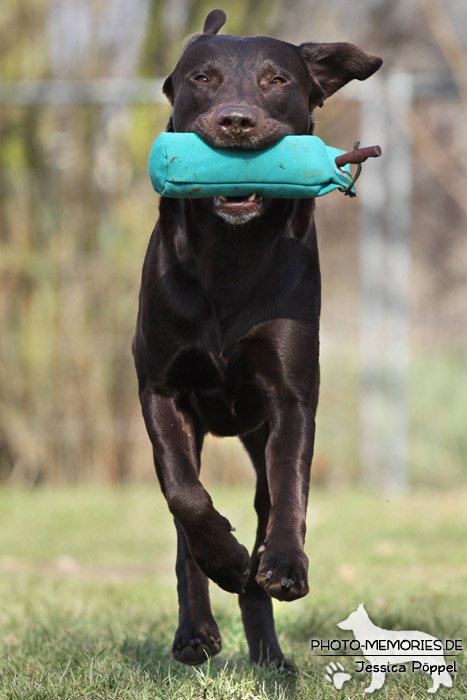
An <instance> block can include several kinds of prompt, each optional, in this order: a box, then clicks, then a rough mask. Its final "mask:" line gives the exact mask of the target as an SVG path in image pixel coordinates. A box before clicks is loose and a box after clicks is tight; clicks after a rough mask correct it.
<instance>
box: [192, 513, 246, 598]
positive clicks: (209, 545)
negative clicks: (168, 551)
mask: <svg viewBox="0 0 467 700" xmlns="http://www.w3.org/2000/svg"><path fill="white" fill-rule="evenodd" d="M218 525H220V526H218V527H210V528H205V530H204V532H203V534H202V536H197V537H191V538H188V536H187V539H188V546H189V549H190V553H191V556H192V557H193V559H194V560H195V562H196V563H197V565H198V566H199V568H200V569H201V571H202V572H203V573H204V574H206V576H207V577H208V578H210V579H211V581H214V583H217V585H218V586H220V587H221V588H223V589H224V590H225V591H228V592H229V593H243V592H244V587H245V584H246V580H247V578H248V574H249V573H250V569H249V564H250V555H249V554H248V550H247V549H246V547H244V546H243V545H241V544H240V543H239V542H238V540H237V539H235V537H234V536H233V535H232V533H231V525H230V523H229V522H228V521H227V520H226V519H225V518H222V516H220V520H219V523H218ZM185 534H187V533H186V532H185Z"/></svg>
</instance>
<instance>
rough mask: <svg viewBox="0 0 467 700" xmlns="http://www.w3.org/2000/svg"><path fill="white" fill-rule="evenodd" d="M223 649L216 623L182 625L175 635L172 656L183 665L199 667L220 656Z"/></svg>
mask: <svg viewBox="0 0 467 700" xmlns="http://www.w3.org/2000/svg"><path fill="white" fill-rule="evenodd" d="M221 648H222V640H221V635H220V632H219V628H218V627H217V625H216V623H215V622H212V623H210V624H207V623H204V624H199V625H192V626H190V627H187V626H186V625H181V626H180V627H179V628H178V630H177V632H176V633H175V639H174V642H173V646H172V656H173V657H174V659H175V660H176V661H179V662H180V663H182V664H188V665H190V666H197V665H198V664H204V663H205V661H207V660H208V659H209V658H211V656H215V655H216V654H218V653H219V652H220V650H221Z"/></svg>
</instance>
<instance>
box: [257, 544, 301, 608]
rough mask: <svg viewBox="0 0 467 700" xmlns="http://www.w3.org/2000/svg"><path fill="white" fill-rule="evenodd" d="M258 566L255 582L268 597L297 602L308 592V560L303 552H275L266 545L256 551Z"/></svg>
mask: <svg viewBox="0 0 467 700" xmlns="http://www.w3.org/2000/svg"><path fill="white" fill-rule="evenodd" d="M258 553H259V554H260V565H259V568H258V573H257V574H256V581H257V583H259V585H260V586H262V587H263V588H264V589H265V590H266V591H267V592H268V593H269V595H270V596H272V597H273V598H277V599H278V600H286V601H291V600H297V598H303V596H305V595H307V593H308V591H309V590H310V589H309V587H308V558H307V556H306V554H305V553H304V552H303V550H302V551H301V552H298V553H297V554H295V555H294V554H292V553H290V552H277V550H276V551H275V550H274V549H273V548H272V547H270V546H268V545H262V547H260V549H259V550H258Z"/></svg>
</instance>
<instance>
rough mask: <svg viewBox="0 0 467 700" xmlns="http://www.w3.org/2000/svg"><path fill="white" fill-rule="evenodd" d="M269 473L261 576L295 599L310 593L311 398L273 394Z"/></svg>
mask: <svg viewBox="0 0 467 700" xmlns="http://www.w3.org/2000/svg"><path fill="white" fill-rule="evenodd" d="M269 415H270V417H269V425H270V432H269V439H268V442H267V445H266V473H267V480H268V486H269V494H270V498H271V510H270V514H269V521H268V526H267V530H266V538H265V541H264V543H263V546H261V547H260V548H259V552H260V553H261V554H260V556H261V558H260V566H259V569H258V574H257V576H256V580H257V581H258V583H259V584H260V585H261V586H263V588H265V589H266V590H267V591H268V593H269V594H270V595H271V596H274V597H275V598H278V599H279V600H295V599H296V598H301V597H302V596H304V595H306V594H307V593H308V590H309V589H308V558H307V556H306V555H305V552H304V549H303V545H304V541H305V530H306V525H305V518H306V508H307V500H308V488H309V481H310V468H311V460H312V457H313V445H314V436H315V421H314V416H313V413H312V411H311V409H310V405H309V403H308V402H307V401H305V400H303V399H301V398H299V397H296V396H293V395H292V396H290V395H289V396H285V397H284V396H281V397H279V396H277V395H274V396H272V397H270V411H269Z"/></svg>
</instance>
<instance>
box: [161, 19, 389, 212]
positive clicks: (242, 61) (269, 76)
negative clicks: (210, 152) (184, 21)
mask: <svg viewBox="0 0 467 700" xmlns="http://www.w3.org/2000/svg"><path fill="white" fill-rule="evenodd" d="M225 21H226V15H225V13H224V12H223V11H222V10H213V11H212V12H210V13H209V14H208V16H207V17H206V21H205V23H204V30H203V33H202V34H197V35H195V36H194V37H192V38H191V39H190V40H189V42H188V43H187V45H186V47H185V50H184V52H183V54H182V57H181V58H180V60H179V62H178V63H177V65H176V66H175V68H174V70H173V71H172V73H171V74H170V75H169V76H168V78H167V79H166V80H165V82H164V92H165V94H166V95H167V97H168V99H169V100H170V102H171V104H172V105H173V114H172V117H171V120H170V122H169V127H168V128H169V130H173V131H178V132H194V133H196V134H198V136H200V137H201V138H202V139H203V140H204V141H206V142H207V143H208V144H210V145H211V146H215V147H217V148H244V149H260V148H265V147H267V146H271V145H273V144H274V143H276V142H277V141H279V140H280V139H281V138H282V137H283V136H286V135H288V134H296V135H299V134H311V133H312V131H313V121H312V112H313V110H314V108H315V107H317V106H321V105H322V104H323V101H324V100H325V99H326V98H327V97H329V96H330V95H332V94H333V93H334V92H336V91H337V90H339V88H341V87H342V86H343V85H345V84H346V83H348V82H349V80H353V79H354V78H356V79H357V80H365V79H366V78H369V77H370V75H372V74H373V73H374V72H375V71H377V70H378V68H379V67H380V66H381V64H382V60H381V59H380V58H378V57H376V56H370V55H369V54H367V53H365V52H364V51H362V50H361V49H359V48H358V47H357V46H354V45H352V44H346V43H335V44H315V43H311V42H310V43H305V44H301V45H300V46H295V45H294V44H289V43H287V42H285V41H279V40H277V39H272V38H269V37H263V36H258V37H238V36H229V35H222V36H217V32H218V31H219V29H220V28H221V27H222V25H223V24H224V23H225ZM253 194H254V193H252V195H251V196H250V197H244V198H240V197H233V198H224V197H218V198H215V199H214V201H213V206H214V208H215V211H216V213H217V214H219V215H220V216H221V217H222V218H224V219H225V220H227V221H229V222H231V223H245V222H246V221H249V220H250V219H252V218H254V217H255V216H258V215H259V214H260V213H261V211H262V208H263V202H262V200H261V198H260V197H256V196H255V197H253Z"/></svg>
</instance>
